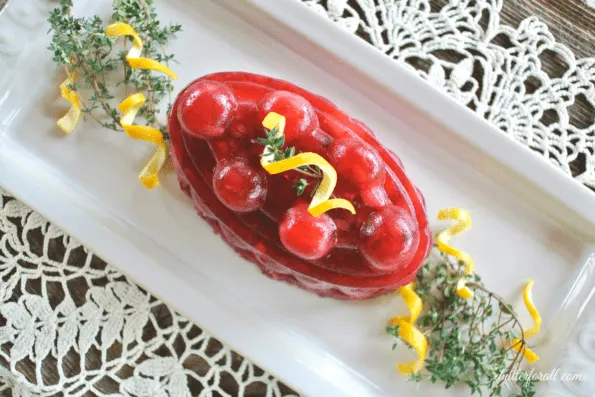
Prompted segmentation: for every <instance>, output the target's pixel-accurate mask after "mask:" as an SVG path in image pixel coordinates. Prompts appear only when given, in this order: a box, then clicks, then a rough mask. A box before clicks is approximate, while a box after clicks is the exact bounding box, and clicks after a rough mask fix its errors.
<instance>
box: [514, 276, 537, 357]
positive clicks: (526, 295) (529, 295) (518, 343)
mask: <svg viewBox="0 0 595 397" xmlns="http://www.w3.org/2000/svg"><path fill="white" fill-rule="evenodd" d="M532 287H533V280H529V281H527V283H526V284H525V289H524V290H523V301H524V303H525V307H526V308H527V311H529V314H530V315H531V318H532V319H533V323H534V325H533V327H531V328H528V329H525V330H523V336H524V338H525V341H526V340H527V339H529V338H532V337H534V336H535V335H537V333H539V330H540V329H541V315H540V314H539V311H537V308H536V307H535V304H534V303H533V292H532ZM510 343H511V345H512V348H513V349H514V350H515V351H517V352H518V351H519V350H521V349H523V351H522V354H523V357H524V358H525V359H526V360H527V361H529V362H530V363H534V362H535V361H537V360H539V356H538V355H537V354H535V353H534V352H533V351H532V350H531V349H529V348H528V347H526V346H525V343H524V342H523V341H522V340H521V339H513V340H512V341H511V342H510Z"/></svg>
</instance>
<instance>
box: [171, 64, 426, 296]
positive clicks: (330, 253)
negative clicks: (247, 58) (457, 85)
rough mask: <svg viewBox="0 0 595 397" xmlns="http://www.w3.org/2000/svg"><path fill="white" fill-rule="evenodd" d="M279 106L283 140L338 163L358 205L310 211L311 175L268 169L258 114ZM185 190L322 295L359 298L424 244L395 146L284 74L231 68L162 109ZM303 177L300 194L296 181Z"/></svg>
mask: <svg viewBox="0 0 595 397" xmlns="http://www.w3.org/2000/svg"><path fill="white" fill-rule="evenodd" d="M270 112H275V113H278V114H280V115H283V116H284V117H285V119H286V125H285V128H284V136H285V146H286V147H294V148H295V153H299V152H313V153H317V154H318V155H320V156H322V157H323V158H324V159H326V160H327V161H328V162H329V163H330V164H331V165H332V166H333V168H335V170H336V171H337V185H336V188H335V190H334V196H335V197H339V198H343V199H346V200H349V201H350V202H351V203H352V204H353V205H354V207H355V210H356V214H355V215H354V214H352V213H351V212H349V211H346V210H344V209H333V210H330V211H328V212H325V213H324V214H322V215H319V216H317V217H314V216H313V215H311V214H310V213H309V212H308V201H309V197H310V194H311V193H312V189H315V187H316V179H315V176H311V175H304V173H303V172H299V171H298V170H290V171H288V172H285V173H282V174H277V175H270V174H268V173H267V172H266V171H265V170H264V169H263V167H262V165H261V163H260V158H261V154H262V153H263V149H264V147H263V145H262V144H261V143H259V142H257V138H259V137H260V138H264V137H265V131H264V128H263V126H262V122H263V120H264V119H265V117H266V116H267V115H268V114H269V113H270ZM169 131H170V136H171V150H172V158H173V161H174V165H175V167H176V172H177V175H178V180H179V182H180V186H181V188H182V190H183V191H184V192H185V193H186V194H187V195H188V196H189V197H190V198H191V199H192V201H193V203H194V206H195V208H196V211H197V212H198V214H199V215H200V216H201V217H202V218H204V219H205V220H206V221H207V222H209V223H210V225H211V226H212V227H213V230H214V231H215V232H216V233H218V234H220V235H221V237H222V238H223V239H224V240H225V241H226V242H227V243H228V244H229V245H230V246H231V247H232V248H233V249H234V250H236V251H237V252H238V253H239V254H240V255H241V256H242V257H244V258H245V259H247V260H249V261H251V262H253V263H255V264H256V265H258V266H259V268H260V269H261V270H262V272H263V273H264V274H265V275H267V276H268V277H271V278H273V279H276V280H283V281H286V282H289V283H291V284H295V285H297V286H299V287H301V288H304V289H306V290H310V291H312V292H315V293H316V294H318V295H320V296H328V297H333V298H337V299H365V298H370V297H373V296H376V295H380V294H383V293H386V292H389V291H392V290H395V289H396V288H398V287H400V286H402V285H404V284H407V283H409V282H411V281H412V280H413V279H414V278H415V274H416V272H417V270H418V269H419V267H420V266H421V264H422V262H423V261H424V259H425V258H426V256H427V255H428V252H429V250H430V246H431V236H430V232H429V229H428V221H427V217H426V213H425V202H424V199H423V197H422V195H421V193H420V192H419V190H418V189H417V188H416V187H415V186H414V185H413V184H412V183H411V181H410V180H409V178H408V177H407V175H406V174H405V172H404V170H403V165H402V163H401V161H400V160H399V158H398V157H397V156H396V155H395V154H394V153H393V152H391V151H389V150H387V149H386V148H384V147H383V146H382V145H381V144H380V143H379V142H378V141H377V140H376V138H375V136H374V134H373V133H372V131H370V129H369V128H367V127H366V126H365V125H364V124H363V123H361V122H359V121H357V120H355V119H352V118H351V117H349V115H347V114H345V113H344V112H342V111H341V110H339V109H338V108H337V107H336V106H335V105H334V104H333V103H331V102H330V101H328V100H327V99H324V98H322V97H320V96H317V95H315V94H312V93H310V92H308V91H306V90H304V89H302V88H300V87H297V86H295V85H293V84H291V83H288V82H286V81H282V80H277V79H273V78H270V77H266V76H261V75H256V74H250V73H242V72H228V73H215V74H211V75H207V76H204V77H202V78H200V79H198V80H196V81H194V82H192V83H191V84H190V85H188V86H187V87H186V88H185V89H184V90H183V91H182V92H181V93H180V95H179V96H178V98H177V99H176V101H175V103H174V106H173V108H172V111H171V113H170V116H169ZM300 180H302V181H301V182H302V185H304V183H303V182H304V181H305V182H307V183H306V184H305V185H306V187H305V191H304V192H303V194H301V195H298V192H297V191H296V188H295V186H296V184H298V182H300Z"/></svg>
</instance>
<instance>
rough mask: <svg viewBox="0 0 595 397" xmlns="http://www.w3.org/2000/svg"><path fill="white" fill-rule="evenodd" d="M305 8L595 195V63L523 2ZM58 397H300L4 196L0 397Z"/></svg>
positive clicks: (400, 1)
mask: <svg viewBox="0 0 595 397" xmlns="http://www.w3.org/2000/svg"><path fill="white" fill-rule="evenodd" d="M11 1H16V2H18V0H11ZM296 1H298V0H296ZM302 1H303V3H304V6H309V7H312V8H313V9H314V10H316V11H318V12H319V13H321V14H323V15H324V16H326V17H327V18H329V19H331V20H332V21H334V22H335V23H336V24H337V25H339V26H340V27H341V28H343V29H344V30H345V31H346V34H357V35H359V36H360V37H361V38H362V39H365V40H367V41H369V42H370V43H371V44H372V45H374V46H376V47H377V48H378V49H380V50H381V51H383V52H384V53H386V54H387V56H390V57H392V58H393V59H395V61H396V62H399V63H401V64H403V65H406V66H407V67H409V68H413V69H414V70H416V71H417V72H418V73H419V74H420V75H421V76H422V77H424V78H425V79H427V80H428V81H429V82H430V83H431V84H433V85H435V86H436V87H439V88H440V89H442V90H444V91H446V92H447V93H448V94H449V95H451V96H452V97H453V98H454V99H455V100H456V101H458V102H460V103H461V104H463V105H465V106H468V107H470V108H471V109H473V110H474V111H475V112H476V113H477V114H478V115H480V116H481V117H484V118H485V119H487V120H488V121H489V122H491V123H493V124H494V125H496V126H497V127H498V128H500V129H501V130H502V133H504V134H507V135H508V136H509V137H510V138H511V139H515V140H517V141H519V142H521V143H522V144H524V145H526V146H528V147H530V148H532V149H533V150H534V151H535V152H536V153H538V154H539V155H542V156H544V157H546V158H547V159H549V160H550V161H551V162H552V164H553V165H554V166H557V167H559V168H561V169H562V170H563V171H565V172H566V173H568V174H569V177H574V178H576V179H577V180H578V181H580V182H582V183H583V184H585V185H586V186H588V187H590V188H595V110H594V109H595V86H594V85H595V59H593V58H580V59H577V58H576V57H575V56H574V55H573V52H572V51H571V50H569V48H568V47H566V46H564V45H562V44H559V43H557V42H556V40H555V39H554V36H553V35H552V33H550V31H549V30H548V27H547V26H546V25H545V24H544V23H543V22H541V21H540V20H539V19H537V18H536V17H528V18H525V19H522V20H521V21H520V23H519V25H518V26H517V27H512V26H507V25H505V24H503V23H501V14H502V13H503V12H509V11H506V6H507V5H508V7H509V10H510V7H512V8H513V9H514V4H515V3H516V2H517V1H518V0H449V1H447V0H432V1H430V0H351V1H347V0H302ZM503 1H507V4H504V3H503ZM2 5H3V0H0V7H2ZM503 9H504V11H503ZM584 9H585V10H587V11H586V12H587V13H588V12H593V11H588V9H587V8H586V5H585V8H584ZM512 12H513V13H514V10H513V11H512ZM593 15H595V14H591V16H593ZM593 19H594V20H595V17H594V18H593ZM594 29H595V28H594ZM586 32H587V33H586V34H592V35H591V36H588V37H585V38H584V40H586V41H587V42H586V43H585V44H584V45H581V46H580V49H581V50H584V49H585V48H586V50H585V51H586V52H587V54H588V55H592V53H593V51H595V48H594V46H595V44H593V43H594V42H595V41H594V40H593V37H594V36H595V31H593V30H591V31H590V33H589V31H588V28H587V31H586ZM1 33H2V32H1V26H0V55H2V51H3V46H2V43H3V42H2V37H4V36H2V34H1ZM6 37H10V36H6ZM579 40H581V39H579ZM589 40H591V44H589V43H588V41H589ZM569 44H572V43H569ZM576 48H579V47H576ZM60 395H66V396H75V397H78V396H112V397H116V396H135V397H141V396H159V397H182V396H191V395H192V396H198V395H200V396H270V397H277V396H292V395H295V392H293V391H292V390H291V389H290V388H288V387H286V386H285V385H283V384H282V383H281V382H280V381H278V380H277V379H275V378H274V377H273V376H272V375H271V374H269V373H267V372H265V371H263V370H261V369H259V368H258V367H256V366H255V365H253V364H252V363H250V362H249V361H248V360H246V359H244V358H242V357H241V356H239V355H238V354H236V353H234V352H232V351H231V350H229V349H228V348H226V347H225V346H223V345H222V344H221V343H220V342H219V341H218V340H217V339H215V338H214V337H213V336H211V335H208V334H207V333H206V332H204V331H203V330H201V329H200V328H199V327H198V326H197V325H195V324H192V323H191V322H189V321H188V320H187V319H186V318H184V317H183V316H181V315H180V314H178V313H176V312H175V311H174V310H172V309H171V308H169V307H168V306H167V305H166V304H164V303H163V302H161V301H160V300H158V299H157V298H155V297H153V296H152V295H151V294H150V293H148V292H146V291H144V290H142V289H141V288H139V287H138V286H136V285H135V283H134V281H133V280H129V279H128V278H126V277H125V276H123V275H122V274H121V273H120V272H119V271H117V270H116V269H114V268H113V267H111V266H109V265H107V264H105V263H104V262H103V261H102V260H100V259H99V258H97V257H96V256H94V255H93V254H92V253H90V252H88V251H87V250H86V249H85V247H83V246H81V245H80V244H79V243H78V242H77V241H76V240H75V239H74V238H72V237H69V236H66V235H64V234H63V233H62V232H61V231H60V230H59V229H58V228H57V227H55V226H54V225H52V224H50V223H48V222H47V221H46V220H45V219H44V218H43V217H42V216H41V215H39V214H38V213H36V212H34V211H32V210H31V209H29V208H27V207H26V206H24V205H23V204H22V203H20V202H18V201H17V200H15V199H14V198H12V197H11V196H10V194H9V193H8V192H4V191H1V190H0V396H60Z"/></svg>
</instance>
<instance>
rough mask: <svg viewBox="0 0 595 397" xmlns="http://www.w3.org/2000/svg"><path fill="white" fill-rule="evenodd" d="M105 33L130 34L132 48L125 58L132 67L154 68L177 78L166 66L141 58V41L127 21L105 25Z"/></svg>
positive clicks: (116, 35) (114, 35)
mask: <svg viewBox="0 0 595 397" xmlns="http://www.w3.org/2000/svg"><path fill="white" fill-rule="evenodd" d="M106 34H107V35H108V36H112V37H119V36H132V48H131V49H130V51H129V52H128V55H126V60H127V61H128V64H129V65H130V67H131V68H132V69H149V70H154V71H156V72H161V73H165V74H166V75H168V76H169V77H171V78H172V79H174V80H177V79H178V76H177V75H176V74H175V73H174V72H173V71H172V70H171V69H170V68H168V67H167V66H165V65H162V64H161V63H159V62H157V61H155V60H153V59H149V58H142V57H141V56H140V55H141V54H142V52H143V41H142V40H141V38H140V36H139V35H138V34H137V33H136V31H135V30H134V28H133V27H132V26H130V25H128V24H127V23H114V24H112V25H110V26H108V27H107V30H106Z"/></svg>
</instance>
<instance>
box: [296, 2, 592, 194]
mask: <svg viewBox="0 0 595 397" xmlns="http://www.w3.org/2000/svg"><path fill="white" fill-rule="evenodd" d="M301 1H302V2H303V3H304V4H307V5H308V6H310V7H312V8H313V9H314V10H316V11H318V12H319V13H320V14H322V15H324V16H325V17H327V18H329V19H330V20H332V21H333V22H335V23H336V24H337V25H339V26H340V27H341V28H343V29H344V30H345V31H347V32H349V33H350V34H357V35H359V36H360V37H362V38H363V39H365V40H366V41H368V42H369V43H371V44H372V45H374V46H375V47H376V48H378V49H379V50H380V51H382V52H384V53H385V54H387V55H388V56H390V57H391V58H393V59H394V60H395V61H397V62H399V63H400V64H402V65H405V66H407V67H408V68H411V69H413V70H415V71H416V72H417V73H419V75H420V76H422V77H423V78H425V79H426V80H428V81H429V82H430V83H431V84H432V85H434V86H435V87H438V88H440V89H441V90H444V91H446V92H447V93H448V94H450V96H451V97H452V98H453V99H455V100H456V101H458V102H460V103H461V104H463V105H466V106H468V107H470V108H471V109H473V110H474V111H475V112H476V113H477V114H478V115H480V116H481V117H483V118H485V119H486V120H488V121H489V122H491V123H492V124H493V125H495V126H496V127H498V128H499V129H500V130H501V131H502V132H503V133H505V134H506V135H508V136H509V137H510V138H511V139H515V140H517V141H518V142H520V143H522V144H523V145H526V146H528V147H530V148H531V149H533V150H534V151H535V152H536V153H540V154H541V155H542V156H544V157H546V158H547V159H549V160H550V161H551V162H552V163H553V164H554V165H555V166H557V167H559V168H560V169H562V170H563V171H565V172H566V173H568V174H571V175H572V176H574V177H575V178H576V179H577V180H578V181H580V182H582V183H583V184H585V185H587V186H589V187H591V188H595V58H584V59H576V58H575V56H574V55H573V53H572V52H571V51H570V50H569V49H568V48H567V47H566V46H564V45H562V44H560V43H556V40H555V39H554V37H553V35H552V34H551V33H550V32H549V30H548V27H547V26H546V25H545V24H544V23H542V22H541V21H539V19H537V18H536V17H531V18H527V19H526V20H524V21H522V23H521V24H520V25H519V26H518V28H516V29H515V28H512V27H510V26H506V25H504V24H502V23H500V16H499V13H500V11H501V10H502V6H503V2H504V0H432V1H431V0H400V1H396V0H350V1H348V0H301ZM509 1H512V0H509ZM547 63H555V64H557V65H563V66H562V69H563V71H562V72H560V71H559V70H556V72H555V73H553V71H552V69H551V68H550V67H548V66H549V65H547Z"/></svg>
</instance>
